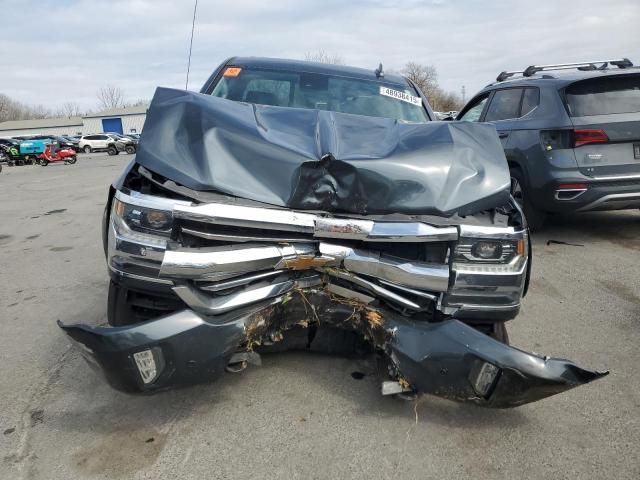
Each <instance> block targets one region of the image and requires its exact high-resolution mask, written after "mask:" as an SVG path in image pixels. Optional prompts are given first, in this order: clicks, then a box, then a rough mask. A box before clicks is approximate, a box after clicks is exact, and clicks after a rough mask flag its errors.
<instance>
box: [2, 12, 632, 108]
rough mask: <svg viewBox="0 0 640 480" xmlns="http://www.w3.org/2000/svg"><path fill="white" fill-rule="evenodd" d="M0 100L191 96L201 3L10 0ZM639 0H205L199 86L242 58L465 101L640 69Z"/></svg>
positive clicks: (87, 102)
mask: <svg viewBox="0 0 640 480" xmlns="http://www.w3.org/2000/svg"><path fill="white" fill-rule="evenodd" d="M0 12H1V17H2V25H1V26H0V59H1V62H2V67H1V68H0V71H1V72H2V73H1V74H0V92H2V93H6V94H8V95H10V96H11V97H13V98H16V99H18V100H20V101H22V102H26V103H32V104H43V105H45V106H47V107H51V108H55V107H57V106H60V105H62V104H63V103H64V102H66V101H75V102H77V103H79V104H80V105H81V106H82V107H83V108H94V109H95V108H97V99H96V96H95V93H96V90H97V89H98V88H100V87H101V86H104V85H106V84H113V85H116V86H119V87H121V88H122V89H123V90H124V91H125V93H126V96H127V99H128V100H131V101H133V100H136V99H139V98H151V96H152V95H153V91H154V89H155V87H156V86H158V85H162V86H170V87H177V88H184V83H185V75H186V67H187V52H188V47H189V36H190V33H191V19H192V15H193V1H192V0H0ZM639 47H640V0H597V1H596V0H573V1H572V0H562V1H560V0H555V1H553V0H511V1H490V0H450V1H446V0H317V1H312V0H246V1H245V0H235V1H221V0H199V5H198V15H197V20H196V27H195V36H194V40H193V56H192V63H191V79H190V82H189V88H190V89H194V90H197V89H199V87H200V86H201V84H202V83H203V82H204V80H205V79H206V78H207V76H208V75H209V74H210V73H211V71H212V70H213V68H214V67H215V66H216V65H217V64H218V63H220V62H221V61H223V60H224V59H226V58H228V57H230V56H233V55H258V56H272V57H285V58H298V59H303V58H304V56H305V53H306V52H311V51H316V50H318V49H324V50H325V51H326V52H327V53H330V54H338V55H340V56H341V57H342V58H343V59H344V61H345V62H346V63H347V64H349V65H354V66H360V67H365V68H370V69H374V68H375V67H376V66H377V65H378V63H379V62H382V63H383V64H384V66H385V69H395V70H399V69H401V67H402V66H403V65H404V64H405V63H406V62H407V61H410V60H412V61H415V62H419V63H425V64H432V65H434V66H435V67H436V68H437V70H438V74H439V81H440V85H441V86H442V87H444V88H445V89H447V90H454V91H456V92H460V89H461V87H462V85H465V86H466V90H467V99H469V97H470V96H471V95H473V94H474V93H475V92H476V91H477V90H479V89H480V88H481V87H483V86H484V85H485V84H487V83H488V82H490V81H492V80H493V79H494V78H495V77H496V75H497V74H498V73H499V72H500V71H501V70H505V69H516V68H523V67H525V66H527V65H529V64H535V63H538V64H539V63H554V62H571V61H582V60H598V59H607V58H617V57H622V56H627V57H629V58H631V60H632V61H635V62H636V63H640V51H639V50H640V48H639Z"/></svg>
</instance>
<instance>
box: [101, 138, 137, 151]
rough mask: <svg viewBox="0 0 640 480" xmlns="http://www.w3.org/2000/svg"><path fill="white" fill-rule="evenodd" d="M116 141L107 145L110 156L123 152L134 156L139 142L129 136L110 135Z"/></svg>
mask: <svg viewBox="0 0 640 480" xmlns="http://www.w3.org/2000/svg"><path fill="white" fill-rule="evenodd" d="M110 136H111V137H113V139H114V141H112V142H109V144H108V145H107V153H108V154H109V155H118V154H119V153H121V152H124V153H128V154H134V153H136V149H137V148H138V140H137V139H135V138H132V137H129V136H128V135H120V134H110Z"/></svg>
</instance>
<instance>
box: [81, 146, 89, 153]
mask: <svg viewBox="0 0 640 480" xmlns="http://www.w3.org/2000/svg"><path fill="white" fill-rule="evenodd" d="M82 150H83V151H84V153H91V147H90V146H89V145H85V146H84V148H83V149H82Z"/></svg>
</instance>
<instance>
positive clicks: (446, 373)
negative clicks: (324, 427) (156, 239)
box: [59, 288, 606, 408]
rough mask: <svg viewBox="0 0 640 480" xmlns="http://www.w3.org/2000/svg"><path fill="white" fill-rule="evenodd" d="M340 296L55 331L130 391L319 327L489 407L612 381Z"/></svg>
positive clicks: (419, 381) (408, 376)
mask: <svg viewBox="0 0 640 480" xmlns="http://www.w3.org/2000/svg"><path fill="white" fill-rule="evenodd" d="M337 293H342V292H341V290H335V289H334V290H328V291H327V290H324V289H322V288H320V289H318V288H303V289H297V290H294V291H290V292H289V293H287V294H285V295H283V296H280V297H278V298H276V299H272V300H269V301H267V302H266V303H262V304H261V305H260V306H254V307H252V308H251V309H250V310H244V311H243V312H242V313H239V311H234V312H229V313H227V314H223V315H219V316H215V317H213V316H207V315H204V314H202V313H196V312H194V311H192V310H183V311H180V312H178V313H174V314H171V315H168V316H165V317H162V318H158V319H156V320H151V321H148V322H144V323H140V324H135V325H131V326H128V327H112V328H109V327H89V326H86V325H62V324H59V325H60V326H61V328H62V329H63V330H64V331H65V332H66V333H67V334H68V335H69V336H70V337H71V338H72V339H73V340H74V341H75V342H77V343H79V344H81V345H82V347H83V352H84V354H85V355H86V356H87V357H88V358H89V359H90V360H91V361H92V362H94V364H95V363H97V365H98V366H99V367H101V369H102V370H103V371H104V373H105V375H106V377H107V379H108V380H109V382H110V383H111V384H112V385H113V386H114V387H115V388H118V389H121V390H125V391H148V390H157V389H162V388H167V387H172V386H179V385H185V384H189V383H196V382H201V381H207V380H213V379H215V378H217V377H219V376H220V375H221V374H222V372H223V371H224V369H225V367H226V366H227V364H228V363H229V362H231V361H232V359H233V358H239V357H238V356H237V354H238V353H241V352H249V351H252V350H253V349H254V348H256V347H259V346H260V345H262V344H263V343H268V344H271V343H273V341H274V340H275V341H278V340H279V339H282V333H283V332H285V331H287V330H290V329H295V328H300V327H301V326H302V327H304V328H306V327H309V326H313V325H323V326H327V325H331V326H334V327H337V328H339V329H342V330H347V331H353V332H356V333H357V334H358V335H360V336H361V337H362V338H364V339H366V340H367V342H368V343H369V344H370V345H372V346H373V347H374V348H376V349H377V350H379V351H381V352H383V353H384V354H385V355H387V356H388V358H389V360H390V362H391V364H392V365H393V366H394V368H395V369H396V370H397V372H398V376H397V378H396V381H399V382H400V384H402V385H405V386H407V385H408V386H410V387H411V388H412V389H413V390H415V391H419V392H425V393H430V394H434V395H438V396H441V397H444V398H447V399H451V400H458V401H470V402H474V403H477V404H479V405H483V406H487V407H494V408H506V407H515V406H518V405H523V404H525V403H529V402H533V401H536V400H540V399H542V398H545V397H548V396H551V395H555V394H557V393H560V392H563V391H566V390H569V389H571V388H574V387H577V386H579V385H583V384H586V383H589V382H591V381H593V380H596V379H598V378H600V377H602V376H604V375H606V372H595V371H591V370H586V369H583V368H581V367H578V366H577V365H575V364H574V363H572V362H569V361H567V360H560V359H554V358H548V357H541V356H539V355H536V354H531V353H526V352H524V351H522V350H518V349H516V348H513V347H510V346H507V345H505V344H502V343H500V342H498V341H496V340H494V339H492V338H490V337H488V336H486V335H484V334H482V333H480V332H478V331H477V330H475V329H473V328H472V327H470V326H468V325H466V324H464V323H462V322H459V321H458V320H446V321H443V322H439V323H428V322H417V321H412V320H410V319H407V318H406V317H403V316H401V315H399V314H398V313H395V312H393V311H389V310H387V309H377V308H374V307H371V306H369V305H366V304H363V303H362V302H361V301H360V300H359V299H357V298H353V297H351V296H347V297H343V296H340V295H337ZM305 342H306V343H305ZM302 344H306V345H307V346H308V347H310V348H311V346H312V344H313V338H311V337H309V338H307V340H305V339H304V337H302ZM298 345H300V342H298ZM141 352H144V353H141ZM139 353H140V354H141V355H140V356H143V357H145V358H143V359H142V361H141V360H140V359H139V358H138V356H137V354H139ZM234 355H235V357H234ZM404 389H405V388H404V387H403V390H404Z"/></svg>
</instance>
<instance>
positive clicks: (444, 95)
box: [431, 89, 462, 112]
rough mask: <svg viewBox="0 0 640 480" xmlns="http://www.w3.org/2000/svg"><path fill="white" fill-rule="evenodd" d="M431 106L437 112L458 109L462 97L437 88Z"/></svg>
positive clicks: (460, 105) (460, 106)
mask: <svg viewBox="0 0 640 480" xmlns="http://www.w3.org/2000/svg"><path fill="white" fill-rule="evenodd" d="M431 107H432V108H433V109H434V110H436V111H438V112H450V111H452V110H455V111H459V110H460V109H461V108H462V98H460V95H458V94H457V93H455V92H445V91H444V90H441V89H438V91H437V93H436V95H435V98H434V101H433V103H432V104H431Z"/></svg>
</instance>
